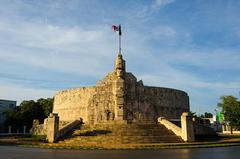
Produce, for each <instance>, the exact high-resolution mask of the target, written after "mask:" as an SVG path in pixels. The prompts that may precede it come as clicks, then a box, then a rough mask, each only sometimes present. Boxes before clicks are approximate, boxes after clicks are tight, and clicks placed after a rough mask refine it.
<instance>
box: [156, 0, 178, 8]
mask: <svg viewBox="0 0 240 159" xmlns="http://www.w3.org/2000/svg"><path fill="white" fill-rule="evenodd" d="M174 1H175V0H155V2H154V3H153V6H152V7H153V8H160V7H163V6H165V5H168V4H171V3H173V2H174Z"/></svg>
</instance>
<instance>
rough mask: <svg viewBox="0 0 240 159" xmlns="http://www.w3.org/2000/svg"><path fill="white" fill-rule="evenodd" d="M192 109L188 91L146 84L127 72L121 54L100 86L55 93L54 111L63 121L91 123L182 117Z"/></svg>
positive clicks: (147, 120)
mask: <svg viewBox="0 0 240 159" xmlns="http://www.w3.org/2000/svg"><path fill="white" fill-rule="evenodd" d="M188 111H189V97H188V95H187V93H186V92H184V91H181V90H176V89H172V88H163V87H152V86H145V85H144V84H143V82H142V81H141V80H140V81H137V78H136V77H135V76H134V75H133V74H132V73H131V72H126V64H125V60H124V59H123V56H122V54H121V53H119V54H118V55H117V58H116V61H115V67H114V70H113V71H112V72H110V73H108V74H107V75H106V77H105V78H104V79H103V80H101V81H98V82H97V85H96V86H92V87H81V88H74V89H68V90H64V91H60V92H58V93H57V94H56V95H55V96H54V107H53V113H57V114H58V115H59V118H60V121H64V122H71V121H74V120H78V119H80V118H82V119H83V122H85V123H87V124H90V125H91V124H93V125H94V124H98V123H104V122H105V123H106V122H117V123H133V122H157V119H158V117H165V118H168V119H180V117H181V115H182V113H183V112H188Z"/></svg>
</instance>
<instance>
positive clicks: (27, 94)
mask: <svg viewBox="0 0 240 159" xmlns="http://www.w3.org/2000/svg"><path fill="white" fill-rule="evenodd" d="M0 90H1V91H0V98H1V99H9V100H16V101H17V102H18V104H20V102H22V101H23V100H36V99H39V98H52V97H53V95H54V94H55V93H56V91H52V90H47V89H34V88H31V87H26V86H23V85H17V84H13V83H8V82H2V81H0Z"/></svg>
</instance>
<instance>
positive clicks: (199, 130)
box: [194, 123, 217, 136]
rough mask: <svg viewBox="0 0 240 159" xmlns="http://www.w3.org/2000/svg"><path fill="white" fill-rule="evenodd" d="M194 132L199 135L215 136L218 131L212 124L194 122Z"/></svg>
mask: <svg viewBox="0 0 240 159" xmlns="http://www.w3.org/2000/svg"><path fill="white" fill-rule="evenodd" d="M194 134H195V135H197V136H213V135H217V134H216V132H215V131H214V130H213V128H211V127H210V126H206V125H202V124H197V123H195V124H194Z"/></svg>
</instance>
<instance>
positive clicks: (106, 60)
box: [0, 0, 240, 111]
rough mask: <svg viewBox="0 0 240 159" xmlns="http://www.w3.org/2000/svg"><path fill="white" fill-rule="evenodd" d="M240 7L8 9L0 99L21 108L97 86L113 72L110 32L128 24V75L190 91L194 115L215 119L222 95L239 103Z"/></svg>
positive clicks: (162, 1)
mask: <svg viewBox="0 0 240 159" xmlns="http://www.w3.org/2000/svg"><path fill="white" fill-rule="evenodd" d="M225 6H228V7H226V8H225V9H224V10H223V9H222V8H224V7H225ZM239 6H240V3H234V4H233V3H231V2H224V3H218V2H216V1H215V2H212V1H211V2H210V1H197V2H195V1H191V2H184V1H174V0H153V1H138V2H135V1H131V2H130V1H128V2H125V1H124V3H122V1H114V2H111V3H109V2H102V1H101V2H99V1H95V0H93V1H64V2H63V1H44V2H43V1H21V0H20V1H12V2H11V3H10V2H8V1H5V2H2V5H1V6H0V68H1V69H0V89H1V90H2V93H1V94H0V98H10V99H17V100H18V101H21V100H23V99H31V98H39V97H42V96H52V95H53V94H54V92H55V91H56V90H60V89H65V88H68V87H78V86H83V85H94V84H95V82H96V80H98V79H101V78H102V77H103V76H104V75H105V74H106V73H107V72H109V71H111V70H112V68H113V60H114V58H115V55H116V53H117V47H118V46H117V40H118V39H117V36H116V35H115V34H113V33H112V32H111V28H110V27H111V24H112V23H121V24H122V26H123V36H122V44H123V54H124V58H125V59H126V61H127V70H128V71H130V72H133V73H134V74H135V75H136V76H137V77H138V78H139V79H143V81H144V83H145V84H146V85H155V86H164V87H172V88H177V89H183V90H186V91H187V92H188V93H189V95H190V99H191V105H192V106H193V108H196V107H200V106H202V107H203V109H202V110H207V111H211V110H213V106H214V103H217V100H218V97H219V96H220V95H222V94H233V95H238V93H237V92H238V90H239V89H238V88H239V85H240V84H239V81H240V76H239V70H240V67H239V66H240V65H239V64H238V63H239V61H240V56H239V50H240V45H239V43H240V36H239V31H238V29H237V28H238V27H237V26H239V24H240V23H239V19H238V16H237V15H239ZM12 92H14V93H12Z"/></svg>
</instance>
